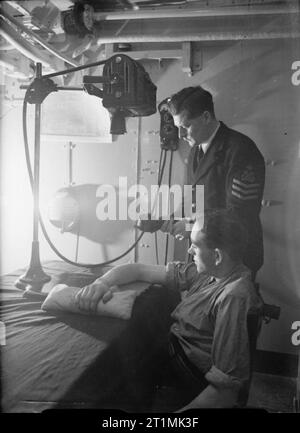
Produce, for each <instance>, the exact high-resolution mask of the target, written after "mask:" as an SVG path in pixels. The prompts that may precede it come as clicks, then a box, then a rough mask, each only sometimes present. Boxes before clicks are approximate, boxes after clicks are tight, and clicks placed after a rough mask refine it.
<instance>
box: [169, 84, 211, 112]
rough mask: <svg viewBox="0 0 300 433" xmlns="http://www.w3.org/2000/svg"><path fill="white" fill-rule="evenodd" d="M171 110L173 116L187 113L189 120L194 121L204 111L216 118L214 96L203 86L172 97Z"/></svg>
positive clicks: (170, 101) (187, 88)
mask: <svg viewBox="0 0 300 433" xmlns="http://www.w3.org/2000/svg"><path fill="white" fill-rule="evenodd" d="M169 109H170V112H171V114H172V115H173V116H174V115H178V114H180V113H182V112H183V111H187V113H188V115H189V118H191V119H193V118H194V117H198V116H200V115H201V114H202V113H203V112H204V111H209V113H210V114H211V115H212V116H213V117H215V111H214V103H213V98H212V95H211V93H209V92H208V91H207V90H204V89H203V88H202V87H201V86H195V87H186V88H184V89H182V90H180V91H179V92H177V93H175V94H174V95H172V96H171V98H170V99H169Z"/></svg>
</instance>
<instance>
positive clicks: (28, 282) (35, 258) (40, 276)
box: [15, 63, 51, 298]
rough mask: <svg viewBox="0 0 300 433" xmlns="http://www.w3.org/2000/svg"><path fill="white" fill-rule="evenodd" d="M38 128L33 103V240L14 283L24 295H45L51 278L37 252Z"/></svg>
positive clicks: (37, 109)
mask: <svg viewBox="0 0 300 433" xmlns="http://www.w3.org/2000/svg"><path fill="white" fill-rule="evenodd" d="M41 76H42V64H41V63H37V65H36V78H41ZM40 128H41V103H36V104H35V137H34V138H35V141H34V177H33V240H32V246H31V260H30V265H29V268H28V269H27V271H26V273H25V274H24V275H22V276H21V277H20V278H19V279H18V280H17V281H16V283H15V285H16V287H18V288H19V289H23V290H24V295H23V296H24V297H29V296H30V297H31V296H34V297H40V298H41V297H45V295H44V294H42V293H41V292H42V288H43V285H44V284H45V283H47V282H48V281H50V280H51V277H50V276H49V275H47V274H46V273H45V272H44V270H43V268H42V265H41V262H40V254H39V177H40Z"/></svg>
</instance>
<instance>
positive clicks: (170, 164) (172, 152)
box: [165, 150, 174, 265]
mask: <svg viewBox="0 0 300 433" xmlns="http://www.w3.org/2000/svg"><path fill="white" fill-rule="evenodd" d="M173 154H174V151H173V150H171V156H170V163H169V179H168V185H169V192H170V188H171V180H172V166H173ZM169 212H170V196H169ZM169 236H170V235H169V233H167V239H166V250H165V265H166V264H167V261H168V249H169Z"/></svg>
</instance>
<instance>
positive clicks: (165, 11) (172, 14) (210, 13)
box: [93, 2, 300, 21]
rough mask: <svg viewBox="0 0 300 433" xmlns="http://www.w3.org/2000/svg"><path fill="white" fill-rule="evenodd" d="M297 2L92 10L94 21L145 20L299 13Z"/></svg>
mask: <svg viewBox="0 0 300 433" xmlns="http://www.w3.org/2000/svg"><path fill="white" fill-rule="evenodd" d="M299 11H300V9H299V4H297V3H294V2H293V3H292V2H291V3H290V4H289V5H286V6H279V5H278V6H274V5H273V6H267V5H260V6H251V5H247V6H238V5H237V6H233V7H230V6H229V7H223V8H220V7H219V8H211V9H207V8H203V7H202V8H201V7H197V8H196V7H195V8H184V7H178V8H158V9H153V10H141V9H140V10H133V11H120V12H95V11H94V12H93V20H94V21H114V20H146V19H160V18H195V17H200V18H205V17H223V16H230V17H232V16H245V15H282V14H294V13H299Z"/></svg>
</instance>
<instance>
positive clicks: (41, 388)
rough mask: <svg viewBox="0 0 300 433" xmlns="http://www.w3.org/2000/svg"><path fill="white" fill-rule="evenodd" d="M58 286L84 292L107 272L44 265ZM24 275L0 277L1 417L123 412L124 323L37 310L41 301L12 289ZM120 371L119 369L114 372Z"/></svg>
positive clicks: (16, 273)
mask: <svg viewBox="0 0 300 433" xmlns="http://www.w3.org/2000/svg"><path fill="white" fill-rule="evenodd" d="M43 269H44V270H45V272H46V273H47V274H48V275H50V276H51V282H50V283H48V289H49V287H50V288H51V286H53V285H55V284H57V283H66V284H69V285H73V286H77V287H82V286H84V285H86V284H89V283H90V282H92V281H93V280H94V279H95V278H96V277H98V276H99V275H102V274H103V273H104V272H105V271H106V270H107V269H108V268H98V269H96V270H93V271H91V270H88V269H84V268H78V267H75V266H72V265H69V264H66V263H64V262H60V261H51V262H46V263H44V264H43ZM23 273H24V269H21V270H19V271H16V272H13V273H11V274H9V275H5V276H3V277H1V307H0V314H1V321H2V322H3V323H4V326H5V334H6V335H5V340H6V341H5V345H2V346H1V385H2V405H1V406H2V412H5V413H8V412H14V413H15V412H41V411H43V410H45V409H50V408H78V407H80V408H95V407H97V408H113V407H114V406H115V407H118V408H120V407H122V404H123V403H122V402H123V400H126V396H124V397H122V393H120V386H121V385H120V383H119V378H118V377H116V375H112V374H111V371H112V370H113V367H114V364H115V363H116V362H118V363H120V359H118V356H117V354H116V350H115V349H114V343H115V342H116V341H118V340H119V339H120V338H122V333H124V332H126V327H127V322H128V321H126V320H122V319H117V318H112V317H101V316H90V315H89V316H85V315H82V314H72V313H66V312H56V313H49V312H46V311H43V310H41V303H42V301H40V300H35V299H27V298H24V297H23V296H22V295H23V291H22V290H20V289H17V288H16V287H15V285H14V284H15V281H16V279H17V278H18V277H19V276H20V275H22V274H23ZM115 367H116V368H118V369H120V366H119V365H118V367H117V366H115Z"/></svg>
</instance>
